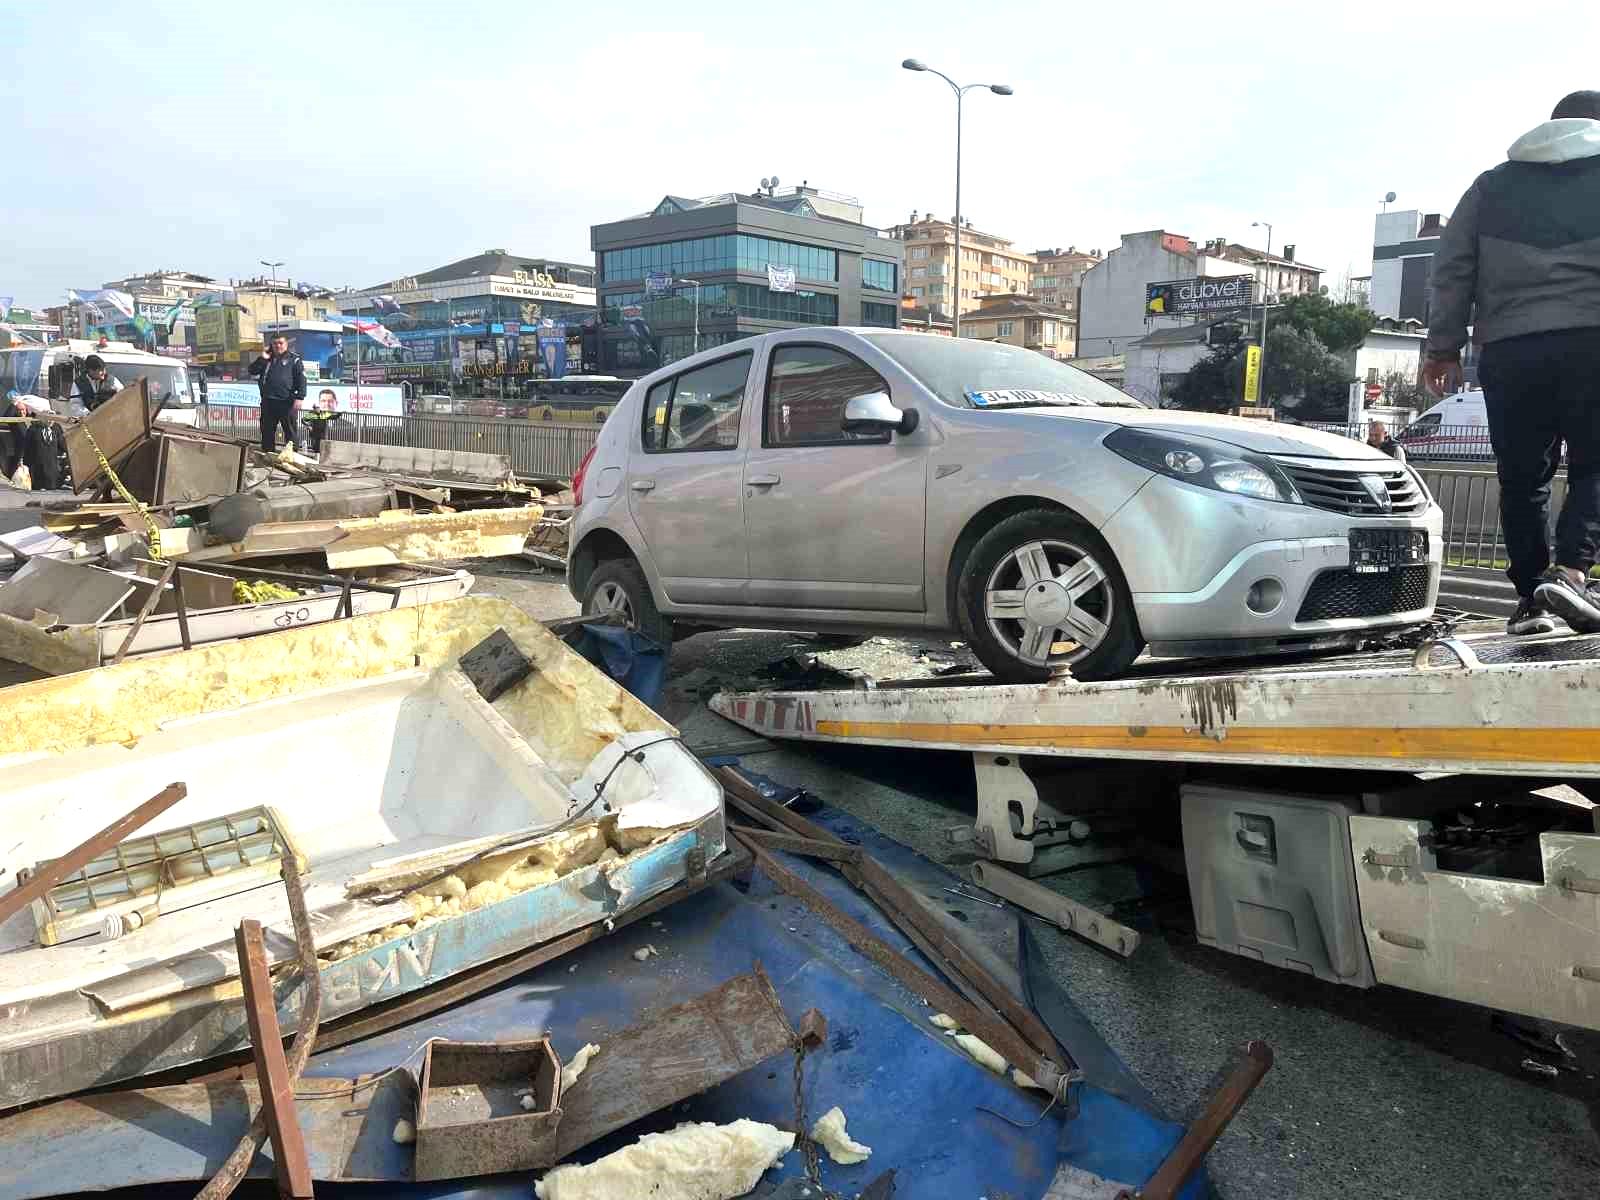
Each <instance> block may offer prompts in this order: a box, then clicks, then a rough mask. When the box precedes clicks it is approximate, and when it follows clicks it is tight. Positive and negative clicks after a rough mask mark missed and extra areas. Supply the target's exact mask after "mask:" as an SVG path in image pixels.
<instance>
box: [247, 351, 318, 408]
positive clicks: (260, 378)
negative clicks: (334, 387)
mask: <svg viewBox="0 0 1600 1200" xmlns="http://www.w3.org/2000/svg"><path fill="white" fill-rule="evenodd" d="M283 357H284V360H285V362H286V363H287V365H288V368H289V371H288V379H287V381H286V380H285V379H284V372H283V371H281V370H279V371H273V370H272V367H271V364H272V360H271V359H270V358H268V357H266V356H265V355H262V356H261V357H260V358H258V359H256V360H255V362H253V363H251V364H250V374H252V375H254V376H255V377H256V383H257V384H258V385H259V387H260V388H261V403H262V404H263V405H271V406H273V407H274V408H289V407H290V406H292V405H293V404H294V403H295V402H296V401H299V400H304V399H305V398H306V364H305V362H304V360H303V359H301V357H300V356H299V355H298V354H296V353H295V352H294V351H293V350H291V351H289V353H287V354H285V355H284V356H283Z"/></svg>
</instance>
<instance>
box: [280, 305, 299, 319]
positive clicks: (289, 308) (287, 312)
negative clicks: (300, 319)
mask: <svg viewBox="0 0 1600 1200" xmlns="http://www.w3.org/2000/svg"><path fill="white" fill-rule="evenodd" d="M282 308H283V315H284V316H286V317H293V316H298V315H299V314H298V312H297V311H296V306H295V305H293V304H285V305H283V306H282Z"/></svg>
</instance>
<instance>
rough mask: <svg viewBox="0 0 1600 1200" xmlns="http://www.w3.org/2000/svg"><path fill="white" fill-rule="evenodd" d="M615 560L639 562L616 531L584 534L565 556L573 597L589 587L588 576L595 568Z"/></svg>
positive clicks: (607, 530)
mask: <svg viewBox="0 0 1600 1200" xmlns="http://www.w3.org/2000/svg"><path fill="white" fill-rule="evenodd" d="M616 558H626V559H631V560H632V561H634V562H638V561H639V556H638V555H637V554H635V553H634V552H633V547H632V546H630V545H628V542H627V539H626V538H624V537H623V536H622V535H621V534H620V533H618V532H617V531H616V530H614V529H605V528H600V529H594V530H591V531H590V532H589V533H587V534H585V535H584V538H583V540H582V541H581V542H579V543H578V544H577V545H576V546H574V547H573V548H572V552H571V553H570V554H569V555H568V556H567V581H568V587H569V589H570V590H571V592H572V593H573V595H575V596H581V595H583V589H584V588H586V587H588V586H589V576H591V575H593V574H594V571H595V568H596V567H598V566H599V565H600V564H601V563H603V562H609V561H611V560H612V559H616ZM646 578H647V579H648V576H646Z"/></svg>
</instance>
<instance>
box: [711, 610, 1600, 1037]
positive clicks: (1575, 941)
mask: <svg viewBox="0 0 1600 1200" xmlns="http://www.w3.org/2000/svg"><path fill="white" fill-rule="evenodd" d="M1175 665H1176V666H1177V667H1178V668H1179V669H1177V670H1174V669H1173V667H1174V666H1175ZM986 679H987V677H986V676H964V677H954V678H947V679H926V680H906V681H896V682H889V683H877V684H873V683H870V682H865V681H864V682H863V686H860V687H856V688H849V689H835V690H820V691H788V692H781V691H776V692H759V693H752V692H747V693H724V694H721V695H718V696H716V697H714V698H713V699H712V701H711V707H712V709H713V710H714V711H716V712H717V713H719V714H721V715H722V716H724V717H726V718H728V719H730V720H732V721H734V722H736V723H738V724H740V725H742V726H744V727H745V728H747V729H749V730H751V731H752V732H754V733H758V734H760V735H761V736H763V737H767V738H774V739H793V740H800V741H814V742H829V743H838V744H845V745H873V746H892V747H904V748H919V749H941V750H955V751H966V752H969V753H971V754H972V755H973V763H974V769H975V778H976V782H977V794H978V812H977V820H976V823H975V826H974V828H973V830H972V832H971V833H970V834H968V835H967V836H969V837H971V838H972V839H973V840H974V841H975V842H976V844H977V848H978V849H979V851H980V852H981V853H982V854H984V855H985V856H987V857H988V858H991V859H993V860H995V861H997V862H999V863H1003V864H1005V865H1006V866H1008V867H1010V868H1011V869H1013V870H1017V871H1019V872H1020V873H1025V874H1026V873H1037V872H1032V871H1030V866H1031V865H1034V859H1035V856H1036V855H1037V854H1039V853H1041V852H1043V848H1044V847H1046V846H1049V845H1051V844H1052V843H1055V844H1057V845H1059V846H1061V847H1062V848H1063V849H1068V850H1071V849H1072V847H1070V846H1067V845H1066V843H1069V842H1074V843H1078V844H1079V846H1078V849H1079V850H1080V851H1081V850H1082V845H1081V843H1082V837H1081V836H1080V835H1081V834H1082V832H1083V830H1084V829H1086V828H1088V827H1090V826H1092V825H1096V824H1098V825H1102V826H1114V825H1115V824H1116V819H1115V818H1116V814H1115V813H1114V812H1113V813H1112V814H1111V817H1110V819H1109V820H1108V818H1107V810H1108V808H1111V809H1115V808H1116V806H1117V805H1118V804H1121V803H1123V798H1125V797H1127V796H1128V795H1129V793H1130V789H1128V788H1127V787H1119V786H1116V785H1115V783H1114V782H1110V783H1108V782H1106V781H1107V780H1108V779H1109V780H1113V781H1114V780H1115V777H1116V774H1117V770H1118V769H1117V768H1116V767H1115V764H1114V763H1106V764H1104V768H1105V769H1101V770H1092V769H1091V770H1084V771H1080V772H1075V773H1069V775H1068V778H1069V779H1071V778H1076V779H1077V780H1079V782H1077V783H1075V784H1073V785H1072V786H1070V787H1068V788H1067V789H1066V791H1067V795H1066V796H1065V797H1062V796H1059V795H1051V794H1048V789H1046V791H1047V794H1046V795H1044V796H1041V794H1040V791H1041V789H1040V784H1039V780H1040V778H1041V772H1040V770H1039V767H1040V765H1041V760H1050V759H1054V760H1056V761H1057V762H1058V763H1059V764H1060V766H1061V767H1062V768H1065V767H1067V766H1069V765H1070V764H1068V763H1065V762H1061V760H1063V759H1079V760H1082V759H1096V760H1124V768H1122V769H1123V770H1124V771H1126V769H1131V764H1133V763H1137V762H1141V761H1142V762H1145V763H1150V764H1156V763H1161V764H1169V765H1172V764H1188V766H1186V767H1184V768H1183V770H1182V771H1180V774H1186V775H1187V776H1188V777H1189V778H1188V781H1186V782H1183V783H1182V784H1181V787H1179V789H1178V792H1179V795H1180V797H1181V800H1180V805H1181V815H1182V824H1183V830H1184V846H1183V867H1184V870H1185V872H1186V874H1187V875H1188V878H1189V885H1190V894H1191V899H1192V901H1193V903H1194V910H1195V917H1196V930H1197V934H1198V936H1199V937H1200V940H1201V941H1203V942H1206V943H1207V944H1210V945H1214V946H1216V947H1217V948H1218V949H1222V950H1226V951H1229V952H1232V953H1236V954H1241V955H1245V956H1248V957H1252V958H1255V959H1257V960H1259V961H1263V962H1268V963H1271V964H1273V965H1276V966H1281V967H1284V968H1287V969H1290V970H1297V971H1301V972H1304V973H1307V974H1315V975H1317V976H1319V977H1321V978H1324V979H1327V980H1329V981H1331V982H1337V983H1344V984H1348V985H1353V986H1372V985H1373V984H1374V983H1384V984H1392V985H1394V986H1398V987H1405V988H1409V989H1412V990H1416V991H1422V992H1427V993H1431V994H1435V995H1441V996H1448V997H1451V998H1453V999H1458V1000H1465V1001H1470V1002H1473V1003H1478V1004H1483V1005H1487V1006H1490V1007H1493V1008H1497V1009H1505V1010H1508V1011H1512V1012H1518V1013H1524V1014H1528V1015H1531V1016H1537V1017H1543V1018H1547V1019H1550V1020H1555V1021H1561V1022H1564V1023H1567V1024H1572V1025H1578V1026H1583V1027H1586V1028H1590V1029H1600V809H1597V808H1595V807H1594V806H1593V804H1592V802H1591V801H1590V800H1589V799H1588V798H1587V797H1586V796H1585V795H1583V794H1581V793H1580V792H1578V791H1574V790H1573V789H1572V788H1570V787H1566V788H1560V789H1549V788H1542V787H1541V785H1543V784H1545V783H1547V782H1548V783H1563V782H1567V781H1570V782H1573V783H1577V784H1580V785H1582V784H1585V782H1586V781H1588V780H1600V637H1586V636H1576V635H1563V636H1550V637H1544V638H1537V639H1528V638H1511V637H1508V636H1507V635H1505V634H1503V633H1495V632H1488V631H1486V630H1484V629H1482V628H1481V627H1480V629H1479V630H1477V631H1467V632H1463V633H1460V634H1458V635H1456V636H1450V637H1445V638H1440V639H1437V640H1431V641H1426V642H1423V643H1422V644H1421V645H1420V646H1418V647H1417V648H1415V649H1410V650H1389V651H1382V652H1369V653H1358V654H1346V655H1341V656H1338V657H1333V658H1324V659H1320V660H1313V661H1305V660H1300V661H1276V662H1274V661H1272V660H1267V661H1265V662H1263V661H1262V660H1255V661H1251V662H1242V663H1215V662H1213V663H1209V664H1193V663H1184V664H1171V663H1168V664H1159V663H1154V664H1148V665H1145V666H1143V667H1142V668H1139V669H1138V670H1137V671H1136V673H1135V674H1133V675H1132V676H1130V677H1128V678H1124V679H1120V680H1115V681H1111V682H1105V683H1078V682H1075V681H1072V680H1070V679H1068V680H1061V681H1059V682H1053V683H1049V684H1043V685H1021V684H1001V683H996V682H992V681H991V682H985V680H986ZM1025 764H1026V767H1027V769H1025ZM1195 764H1199V767H1198V768H1197V767H1196V766H1195ZM1044 765H1045V766H1046V767H1047V766H1048V761H1046V762H1045V763H1044ZM1208 765H1209V766H1213V767H1216V768H1218V769H1216V770H1212V771H1209V772H1207V771H1206V769H1205V768H1206V767H1207V766H1208ZM1082 766H1083V767H1085V768H1087V767H1088V766H1089V764H1082ZM1243 766H1248V767H1253V768H1261V767H1282V768H1301V770H1296V771H1284V772H1281V773H1272V772H1269V773H1267V774H1266V775H1263V773H1262V772H1261V771H1260V770H1254V771H1250V772H1234V771H1231V770H1229V769H1228V768H1231V767H1243ZM1304 768H1313V769H1320V773H1316V772H1308V771H1306V770H1304ZM1371 772H1387V773H1391V774H1389V775H1388V776H1386V778H1388V779H1391V780H1393V781H1394V787H1393V789H1392V795H1393V796H1397V797H1403V798H1404V799H1403V800H1401V801H1400V802H1385V800H1384V799H1383V798H1382V797H1381V796H1375V795H1374V794H1373V792H1372V791H1371V790H1370V784H1369V783H1363V784H1361V785H1357V784H1355V783H1351V784H1350V785H1349V786H1348V787H1347V788H1344V793H1345V794H1343V795H1340V794H1339V793H1340V790H1341V787H1343V783H1342V781H1344V780H1356V779H1358V778H1362V779H1367V780H1370V779H1371V778H1372V776H1371V775H1370V773H1371ZM1202 775H1204V776H1206V777H1205V778H1199V776H1202ZM1443 776H1449V777H1453V779H1441V778H1439V777H1443ZM1484 776H1503V777H1516V778H1515V779H1511V778H1507V779H1505V780H1503V786H1504V789H1505V790H1506V791H1507V792H1510V793H1515V792H1517V790H1518V789H1519V788H1520V789H1522V799H1523V800H1525V801H1526V802H1528V803H1530V804H1532V805H1534V806H1538V805H1544V806H1545V809H1544V816H1543V817H1542V818H1541V820H1542V821H1543V824H1544V825H1545V826H1559V827H1558V828H1557V827H1539V828H1537V829H1536V831H1535V832H1530V833H1528V834H1527V835H1526V837H1525V838H1524V845H1523V851H1524V853H1523V854H1522V856H1521V858H1520V859H1516V860H1513V859H1512V858H1508V857H1506V856H1504V855H1496V854H1489V855H1486V856H1484V857H1482V858H1481V859H1476V860H1475V859H1473V858H1472V857H1471V856H1470V855H1469V854H1465V853H1463V852H1462V851H1461V849H1460V847H1459V845H1457V844H1453V843H1452V841H1451V839H1452V836H1453V834H1452V830H1454V829H1458V828H1459V826H1460V824H1461V821H1460V816H1459V814H1460V813H1461V812H1463V811H1467V812H1469V813H1470V812H1471V811H1474V810H1472V809H1471V808H1470V805H1471V803H1472V797H1474V796H1483V795H1490V794H1493V793H1494V790H1495V789H1496V788H1498V787H1500V785H1498V784H1492V781H1490V780H1486V779H1480V780H1479V782H1478V783H1477V784H1474V783H1473V781H1472V778H1471V777H1484ZM1313 777H1314V778H1315V779H1316V780H1317V783H1318V786H1317V788H1316V789H1315V794H1313V791H1312V789H1309V788H1308V787H1307V786H1306V784H1305V781H1306V780H1307V779H1308V778H1313ZM1419 777H1420V778H1421V779H1422V780H1432V781H1433V783H1431V784H1424V785H1421V786H1419V785H1418V779H1419ZM1275 778H1276V779H1277V780H1279V781H1280V782H1279V783H1270V782H1268V783H1264V782H1263V780H1264V779H1265V780H1268V781H1270V780H1273V779H1275ZM1085 780H1087V781H1089V782H1088V783H1087V784H1085V783H1084V782H1083V781H1085ZM1235 781H1237V782H1235ZM1484 785H1489V786H1488V790H1487V791H1486V790H1485V786H1484ZM1133 790H1137V789H1133ZM1584 790H1585V791H1587V792H1589V793H1590V794H1591V795H1595V794H1600V793H1596V791H1595V789H1594V788H1592V787H1586V788H1585V789H1584ZM1552 791H1559V792H1561V793H1562V794H1561V796H1560V798H1559V799H1551V798H1550V793H1551V792H1552ZM1169 794H1170V791H1169ZM1108 801H1109V804H1108ZM1090 809H1092V810H1095V813H1096V814H1097V815H1094V816H1090V817H1089V818H1088V820H1086V821H1085V820H1081V819H1079V816H1078V814H1083V813H1086V812H1087V811H1088V810H1090ZM1530 811H1537V807H1535V809H1532V810H1530ZM1452 814H1454V815H1452ZM1551 814H1554V815H1551ZM1130 816H1131V817H1132V818H1133V820H1132V821H1131V822H1130V821H1128V820H1127V818H1128V817H1130ZM1123 817H1124V821H1123V824H1124V825H1131V826H1133V827H1134V828H1135V829H1137V827H1138V826H1139V825H1140V824H1141V819H1140V814H1139V813H1138V812H1137V811H1136V806H1132V805H1130V808H1129V811H1128V812H1126V813H1124V814H1123ZM1467 823H1468V824H1469V825H1470V824H1471V822H1470V820H1469V821H1468V822H1467ZM1469 836H1470V830H1469ZM1172 860H1173V861H1176V855H1175V854H1173V855H1172Z"/></svg>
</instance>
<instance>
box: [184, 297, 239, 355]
mask: <svg viewBox="0 0 1600 1200" xmlns="http://www.w3.org/2000/svg"><path fill="white" fill-rule="evenodd" d="M194 340H195V344H196V345H198V346H199V347H200V348H201V349H202V350H209V351H211V352H213V353H217V352H221V353H225V354H227V353H232V352H234V351H236V350H238V349H239V310H238V309H237V308H232V307H222V306H220V305H210V306H207V307H205V308H197V309H195V310H194Z"/></svg>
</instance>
